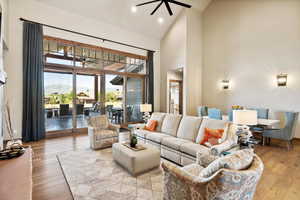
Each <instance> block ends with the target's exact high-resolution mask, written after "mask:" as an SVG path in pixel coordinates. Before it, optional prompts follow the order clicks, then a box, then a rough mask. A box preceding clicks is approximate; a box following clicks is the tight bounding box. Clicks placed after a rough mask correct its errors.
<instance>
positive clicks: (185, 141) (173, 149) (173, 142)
mask: <svg viewBox="0 0 300 200" xmlns="http://www.w3.org/2000/svg"><path fill="white" fill-rule="evenodd" d="M151 119H152V120H157V121H158V126H157V129H156V131H155V132H151V131H146V130H143V129H140V130H135V131H134V134H135V135H136V136H137V138H138V141H139V143H146V144H150V145H152V146H154V147H156V148H158V149H159V150H160V153H161V157H163V158H166V159H168V160H171V161H173V162H175V163H177V164H180V165H182V166H185V165H188V164H191V163H194V162H195V161H196V155H197V152H198V154H199V153H200V154H209V153H210V152H211V150H212V148H209V147H206V146H204V145H200V141H201V140H202V138H203V137H204V129H205V128H211V129H224V130H225V131H224V133H225V134H224V138H223V140H224V141H223V142H222V143H221V144H219V145H216V146H218V147H220V148H221V149H226V148H227V147H228V145H230V146H231V145H232V144H233V143H234V142H232V141H234V140H235V139H234V138H233V137H234V136H233V135H235V134H233V133H232V132H233V128H232V126H233V125H232V124H229V123H228V122H227V121H223V120H214V119H205V118H201V117H194V116H181V115H174V114H168V113H158V112H155V113H153V114H152V116H151ZM228 141H230V142H228ZM216 146H214V148H215V147H216ZM222 146H224V147H222Z"/></svg>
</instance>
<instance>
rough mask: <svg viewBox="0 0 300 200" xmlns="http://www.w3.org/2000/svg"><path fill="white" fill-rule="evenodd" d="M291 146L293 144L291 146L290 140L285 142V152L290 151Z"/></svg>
mask: <svg viewBox="0 0 300 200" xmlns="http://www.w3.org/2000/svg"><path fill="white" fill-rule="evenodd" d="M292 145H293V144H292V141H291V140H289V141H287V150H288V151H290V150H291V148H292Z"/></svg>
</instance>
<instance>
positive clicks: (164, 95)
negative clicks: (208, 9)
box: [160, 12, 187, 112]
mask: <svg viewBox="0 0 300 200" xmlns="http://www.w3.org/2000/svg"><path fill="white" fill-rule="evenodd" d="M186 27H187V16H186V13H185V12H181V14H180V15H179V16H177V19H176V21H175V22H174V24H173V25H172V26H171V27H170V29H169V30H168V32H167V33H166V34H165V36H164V37H163V39H162V40H161V42H160V58H161V59H160V66H161V71H160V80H161V85H160V109H161V111H163V112H167V105H168V100H167V99H168V87H167V86H168V79H167V74H168V71H170V70H176V69H178V68H182V67H185V66H186V46H187V44H186V40H187V28H186Z"/></svg>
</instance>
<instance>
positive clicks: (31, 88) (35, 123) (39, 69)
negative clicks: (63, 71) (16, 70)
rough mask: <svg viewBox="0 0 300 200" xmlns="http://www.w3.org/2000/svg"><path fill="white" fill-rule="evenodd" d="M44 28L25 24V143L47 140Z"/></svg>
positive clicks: (23, 126) (23, 136)
mask: <svg viewBox="0 0 300 200" xmlns="http://www.w3.org/2000/svg"><path fill="white" fill-rule="evenodd" d="M43 106H44V69H43V27H42V26H41V25H39V24H33V23H28V22H24V23H23V125H22V139H23V141H24V142H29V141H37V140H40V139H43V138H45V116H44V108H43Z"/></svg>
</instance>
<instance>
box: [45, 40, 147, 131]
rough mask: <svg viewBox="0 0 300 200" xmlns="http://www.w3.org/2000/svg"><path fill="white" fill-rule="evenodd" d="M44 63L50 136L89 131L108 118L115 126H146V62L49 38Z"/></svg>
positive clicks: (80, 44)
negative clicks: (92, 122)
mask: <svg viewBox="0 0 300 200" xmlns="http://www.w3.org/2000/svg"><path fill="white" fill-rule="evenodd" d="M44 63H45V67H44V71H45V72H44V73H45V80H44V82H45V90H44V93H45V111H46V112H45V113H46V114H45V118H46V131H47V132H52V131H54V132H56V131H63V132H66V130H68V131H70V132H77V131H79V130H80V131H81V130H84V131H85V130H86V129H84V128H87V126H88V123H87V120H88V118H89V117H92V116H97V115H103V114H106V115H107V116H108V117H109V120H110V122H111V123H114V124H121V125H126V124H127V123H136V122H140V121H142V113H141V112H140V104H142V103H145V96H146V95H145V91H146V89H145V88H146V87H145V80H146V78H147V76H148V75H147V68H146V57H145V56H141V55H136V54H132V53H127V52H122V51H117V50H112V49H107V48H103V47H99V46H94V45H90V44H82V43H78V42H74V41H68V40H64V39H59V38H53V37H50V36H45V38H44ZM54 134H56V133H54ZM58 134H60V133H58Z"/></svg>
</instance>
